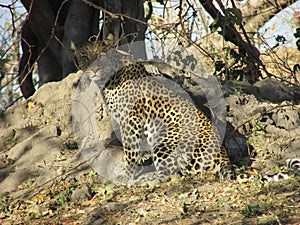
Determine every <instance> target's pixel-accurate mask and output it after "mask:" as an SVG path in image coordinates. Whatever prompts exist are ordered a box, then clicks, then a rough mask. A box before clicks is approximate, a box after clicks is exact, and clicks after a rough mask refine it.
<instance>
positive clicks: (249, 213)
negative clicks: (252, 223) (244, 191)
mask: <svg viewBox="0 0 300 225" xmlns="http://www.w3.org/2000/svg"><path fill="white" fill-rule="evenodd" d="M241 214H242V215H243V216H245V217H253V216H258V215H260V214H261V212H260V210H259V206H258V205H246V206H245V208H244V209H242V211H241Z"/></svg>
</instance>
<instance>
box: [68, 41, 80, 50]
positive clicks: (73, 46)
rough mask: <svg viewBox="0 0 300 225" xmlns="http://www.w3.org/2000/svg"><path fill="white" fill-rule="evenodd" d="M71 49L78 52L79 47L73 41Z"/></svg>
mask: <svg viewBox="0 0 300 225" xmlns="http://www.w3.org/2000/svg"><path fill="white" fill-rule="evenodd" d="M70 48H71V50H73V51H76V50H77V48H78V47H77V46H76V44H75V43H74V42H73V41H71V43H70Z"/></svg>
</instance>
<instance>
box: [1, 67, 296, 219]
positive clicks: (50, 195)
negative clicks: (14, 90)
mask: <svg viewBox="0 0 300 225" xmlns="http://www.w3.org/2000/svg"><path fill="white" fill-rule="evenodd" d="M81 77H82V73H81V72H78V73H76V74H71V75H70V76H68V77H67V78H66V79H65V80H63V81H61V82H53V83H48V84H45V85H43V86H42V87H41V88H40V89H38V91H37V92H36V93H35V95H34V96H33V97H31V98H30V99H28V100H24V101H22V102H19V103H18V104H16V105H14V106H12V107H10V108H9V109H7V110H6V111H4V112H1V117H0V160H1V161H0V223H1V224H90V225H92V224H93V225H96V224H300V188H299V186H300V176H298V175H299V174H297V173H295V176H292V177H291V179H289V180H284V181H279V182H271V183H261V182H260V181H259V180H251V181H239V182H238V181H230V180H223V181H219V180H216V179H215V178H213V177H212V176H211V175H210V174H205V175H204V177H200V176H196V177H179V176H172V177H171V180H170V181H168V182H164V183H160V184H157V185H154V186H151V187H135V186H132V187H124V186H118V185H116V184H114V183H113V182H111V181H110V180H113V179H114V177H113V174H111V171H113V169H114V166H115V165H113V164H112V163H111V162H110V161H109V160H108V158H109V156H113V157H120V158H122V151H121V148H120V146H116V145H114V144H112V143H117V141H116V136H118V134H116V135H114V133H113V129H112V127H113V126H112V124H111V120H110V117H109V114H108V113H107V110H106V109H105V107H104V106H103V105H102V102H101V98H100V97H99V93H98V92H97V89H95V87H94V88H92V86H91V84H90V83H81V82H80V79H81ZM87 87H88V88H91V89H89V90H91V92H89V93H88V94H87V95H84V96H80V95H78V90H79V89H81V90H87V89H86V88H87ZM195 90H197V88H190V89H189V91H190V92H191V94H192V98H193V99H194V100H195V102H196V104H197V105H198V104H200V103H198V102H197V101H196V100H197V99H199V98H198V97H199V95H202V93H199V92H197V91H195ZM223 92H224V99H225V100H226V101H225V107H226V113H227V116H226V121H227V127H226V134H225V139H224V145H225V146H226V148H227V149H228V153H229V156H230V158H231V160H232V161H233V162H234V163H235V164H237V165H238V166H243V167H242V169H243V168H244V169H247V167H248V166H250V165H251V171H252V173H275V172H277V171H281V170H284V169H285V167H284V160H285V159H287V158H293V157H299V158H300V103H299V102H300V101H299V100H300V91H299V89H298V88H296V87H290V86H286V85H283V84H282V83H280V82H278V81H276V80H274V79H271V78H269V79H265V80H261V81H259V82H257V83H255V84H253V85H252V84H249V83H245V82H238V81H231V82H227V83H225V84H224V85H223ZM94 96H96V97H97V98H96V99H97V101H96V102H95V105H96V106H93V107H94V108H93V109H94V111H93V113H94V114H93V116H94V118H95V119H94V122H92V123H91V124H89V125H91V126H95V127H97V130H98V133H97V134H96V136H93V137H94V138H96V139H99V140H101V143H103V145H104V146H106V149H105V150H104V151H103V152H102V153H103V154H102V155H100V156H99V155H98V163H99V162H100V168H97V171H99V169H100V170H102V171H103V174H105V176H104V177H105V178H109V179H105V178H104V177H103V176H101V175H100V174H99V173H97V172H96V171H95V170H94V169H95V167H93V168H92V167H91V164H92V163H91V162H92V161H90V160H89V159H87V158H86V157H84V155H83V154H81V153H82V152H81V151H80V150H81V149H82V148H81V146H83V145H84V142H83V140H82V139H81V138H82V137H80V135H78V134H83V133H86V132H89V131H90V130H85V129H86V127H84V126H82V127H78V125H80V124H82V123H84V122H82V121H81V122H80V121H78V120H77V119H78V118H76V117H75V115H74V109H75V111H76V112H78V110H77V109H78V108H76V107H79V106H80V104H78V101H79V102H84V101H87V102H88V100H90V99H89V98H91V99H92V100H93V101H94ZM93 101H92V102H93ZM79 111H80V110H79ZM81 112H82V115H85V113H87V112H90V111H87V112H86V111H84V110H83V111H81ZM87 115H88V116H90V114H87ZM212 117H213V116H212ZM222 122H223V123H224V122H225V121H221V123H222ZM249 168H250V167H249ZM103 174H102V175H103Z"/></svg>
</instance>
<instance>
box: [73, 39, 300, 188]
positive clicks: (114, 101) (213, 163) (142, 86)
mask: <svg viewBox="0 0 300 225" xmlns="http://www.w3.org/2000/svg"><path fill="white" fill-rule="evenodd" d="M112 48H114V43H113V41H111V40H110V41H106V42H103V41H102V42H99V43H93V44H87V45H85V46H84V47H78V46H76V47H75V53H74V54H75V56H76V58H77V60H78V65H79V69H81V70H83V71H85V73H86V74H87V75H88V77H89V78H90V79H91V80H92V81H94V82H95V83H96V84H97V85H98V86H99V88H100V90H101V93H102V95H103V97H104V101H105V104H106V105H107V107H108V109H109V111H110V113H111V115H112V117H113V118H114V119H115V120H116V121H117V122H118V124H119V126H120V132H121V141H122V145H123V152H124V161H125V164H124V166H123V167H121V168H122V169H121V170H122V178H121V179H120V182H119V183H120V184H127V185H128V184H129V185H132V184H134V185H149V184H156V183H158V182H162V181H165V180H167V179H168V178H170V176H171V175H174V174H184V175H195V174H201V177H202V174H203V173H206V172H211V173H213V174H215V175H216V176H217V177H219V178H220V179H226V178H228V179H236V178H237V175H236V172H235V170H234V166H233V165H232V164H231V162H230V159H229V157H228V154H227V150H226V149H225V148H224V147H223V146H222V143H221V137H220V133H219V131H218V129H217V127H216V126H214V125H213V123H212V121H211V120H210V119H209V118H208V117H207V116H206V115H205V114H204V113H203V112H202V111H201V110H200V109H199V108H198V107H196V106H195V105H194V104H193V102H192V101H190V100H189V99H187V98H185V97H182V96H181V95H180V94H178V93H177V92H176V91H174V89H172V88H170V87H168V86H167V85H165V84H164V82H162V81H161V79H159V76H160V74H157V73H156V74H155V73H152V72H151V71H150V72H149V70H147V68H146V66H145V65H147V62H145V61H137V60H135V59H134V58H133V57H132V56H130V55H129V54H124V52H119V51H115V50H114V49H113V50H114V51H113V50H109V49H112ZM103 56H105V57H104V58H103ZM95 59H101V60H100V61H99V60H98V61H97V60H96V61H95ZM145 142H146V143H147V145H149V146H150V150H145V148H144V147H145V144H144V143H145ZM146 161H147V162H148V161H150V165H151V169H150V170H149V166H148V165H146V164H144V163H145V162H146ZM287 163H289V164H293V165H296V166H298V167H299V164H300V161H299V163H298V161H293V163H291V161H289V162H287ZM298 167H297V168H298ZM298 169H299V168H298ZM280 176H281V177H283V179H285V174H279V175H278V177H280ZM264 178H265V179H266V180H270V179H273V178H269V177H264ZM275 179H276V178H275Z"/></svg>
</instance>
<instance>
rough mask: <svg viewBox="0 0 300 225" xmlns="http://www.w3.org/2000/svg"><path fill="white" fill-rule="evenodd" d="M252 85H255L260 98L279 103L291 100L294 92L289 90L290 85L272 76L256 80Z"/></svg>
mask: <svg viewBox="0 0 300 225" xmlns="http://www.w3.org/2000/svg"><path fill="white" fill-rule="evenodd" d="M254 86H255V87H257V89H258V92H259V98H260V99H261V100H268V101H271V102H274V103H279V102H283V101H292V100H293V99H294V94H293V92H291V90H290V87H288V86H287V85H284V84H282V83H281V82H279V81H277V80H275V79H273V78H266V79H263V80H260V81H258V82H256V83H255V84H254Z"/></svg>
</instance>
